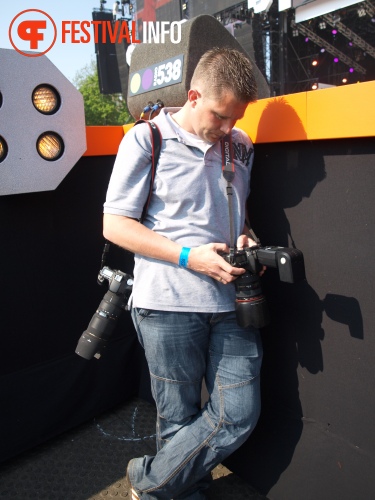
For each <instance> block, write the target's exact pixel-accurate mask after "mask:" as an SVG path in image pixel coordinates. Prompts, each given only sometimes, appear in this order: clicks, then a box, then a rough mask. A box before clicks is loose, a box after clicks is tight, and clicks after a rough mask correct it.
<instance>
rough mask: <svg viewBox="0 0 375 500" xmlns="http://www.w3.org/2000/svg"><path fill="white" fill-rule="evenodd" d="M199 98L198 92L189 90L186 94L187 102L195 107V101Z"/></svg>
mask: <svg viewBox="0 0 375 500" xmlns="http://www.w3.org/2000/svg"><path fill="white" fill-rule="evenodd" d="M199 96H200V94H199V92H198V91H197V90H194V89H190V90H189V92H188V101H189V102H190V103H191V104H192V105H193V107H195V105H196V103H197V99H198V97H199Z"/></svg>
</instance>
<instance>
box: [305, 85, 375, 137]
mask: <svg viewBox="0 0 375 500" xmlns="http://www.w3.org/2000/svg"><path fill="white" fill-rule="evenodd" d="M307 125H308V138H309V139H331V138H336V137H338V138H345V137H368V136H375V82H363V83H355V84H353V85H347V86H341V87H335V88H329V89H322V90H317V91H315V92H307Z"/></svg>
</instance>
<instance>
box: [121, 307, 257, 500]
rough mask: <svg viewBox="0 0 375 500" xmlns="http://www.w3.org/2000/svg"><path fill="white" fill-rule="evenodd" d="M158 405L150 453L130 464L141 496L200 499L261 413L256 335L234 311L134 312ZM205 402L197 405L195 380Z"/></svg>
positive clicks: (198, 396)
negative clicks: (154, 450) (152, 452)
mask: <svg viewBox="0 0 375 500" xmlns="http://www.w3.org/2000/svg"><path fill="white" fill-rule="evenodd" d="M132 318H133V322H134V325H135V328H136V330H137V334H138V337H139V341H140V342H141V344H142V346H143V347H144V349H145V354H146V358H147V362H148V366H149V370H150V376H151V387H152V394H153V397H154V399H155V402H156V408H157V415H158V416H157V454H156V456H145V457H142V458H136V459H133V460H131V462H130V464H129V468H128V474H129V478H130V481H131V483H132V485H133V487H134V488H135V490H136V491H137V492H138V494H139V496H140V498H142V499H156V498H162V499H165V500H171V499H174V500H177V499H189V500H200V499H203V498H205V496H204V493H203V490H204V488H206V487H207V482H206V480H207V477H209V474H210V471H211V470H212V469H213V468H215V467H216V465H218V464H219V463H220V462H221V461H222V460H224V459H225V458H226V457H228V455H230V454H231V453H232V452H233V451H235V450H236V449H237V448H238V447H239V446H240V445H241V444H242V443H244V442H245V441H246V439H247V438H248V437H249V435H250V433H251V431H252V430H253V429H254V427H255V425H256V423H257V420H258V417H259V413H260V380H259V378H260V377H259V373H260V367H261V362H262V346H261V340H260V334H259V332H258V330H256V329H253V328H241V327H239V326H238V325H237V322H236V317H235V313H234V312H228V313H217V314H213V313H190V312H189V313H187V312H166V311H154V310H149V309H137V308H133V310H132ZM203 379H204V380H205V383H206V387H207V390H208V394H209V400H208V401H207V403H206V404H205V405H204V407H203V408H201V387H202V380H203Z"/></svg>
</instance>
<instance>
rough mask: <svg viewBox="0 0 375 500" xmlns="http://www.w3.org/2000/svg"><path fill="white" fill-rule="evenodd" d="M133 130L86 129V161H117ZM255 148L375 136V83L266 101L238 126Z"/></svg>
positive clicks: (249, 111) (255, 105) (251, 107)
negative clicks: (101, 158) (113, 157)
mask: <svg viewBox="0 0 375 500" xmlns="http://www.w3.org/2000/svg"><path fill="white" fill-rule="evenodd" d="M132 126H133V124H129V125H124V126H122V127H121V126H118V127H113V126H107V127H86V131H87V151H86V153H85V155H84V156H103V155H115V154H116V153H117V150H118V146H119V144H120V142H121V139H122V137H123V136H124V134H126V132H127V131H128V130H129V129H130V128H131V127H132ZM237 126H238V127H240V128H242V130H244V131H245V132H246V133H247V134H248V135H249V136H250V137H251V139H252V140H253V142H254V143H272V142H289V141H304V140H318V139H342V138H347V137H374V136H375V81H372V82H364V83H356V84H353V85H347V86H341V87H333V88H329V89H321V90H312V91H309V92H301V93H298V94H288V95H285V96H281V97H271V98H269V99H261V100H259V101H258V102H256V103H253V104H250V105H249V106H248V107H247V109H246V113H245V116H244V117H243V118H242V120H239V121H238V122H237Z"/></svg>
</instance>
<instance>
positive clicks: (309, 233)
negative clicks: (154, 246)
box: [227, 138, 375, 500]
mask: <svg viewBox="0 0 375 500" xmlns="http://www.w3.org/2000/svg"><path fill="white" fill-rule="evenodd" d="M374 164H375V142H374V140H373V139H372V138H370V139H347V140H335V141H334V140H329V141H314V142H308V141H305V142H296V143H281V144H258V145H256V146H255V164H254V172H253V177H252V183H251V190H252V191H251V196H250V202H249V212H250V219H251V221H252V225H253V227H254V230H255V232H256V234H257V235H258V236H259V238H260V240H261V242H262V244H263V245H281V246H289V247H291V246H293V245H295V246H296V247H297V248H299V249H300V250H302V252H303V254H304V258H305V267H306V276H307V281H306V282H301V283H297V284H293V285H291V284H288V283H282V282H280V280H279V276H278V271H277V270H276V269H268V270H267V272H266V274H265V276H264V278H262V287H263V290H264V292H265V295H266V297H267V300H268V304H269V307H270V311H271V317H272V323H271V325H270V326H268V327H266V328H264V329H263V331H262V337H263V342H264V363H263V368H262V381H261V382H262V414H261V418H260V421H259V424H258V426H257V428H256V430H255V432H254V433H253V434H252V436H250V438H249V440H248V441H247V442H246V443H245V444H244V445H243V446H242V447H241V448H240V449H239V450H238V451H237V452H236V453H235V454H234V455H233V456H232V457H231V458H230V459H229V460H228V463H227V465H228V466H229V467H230V468H231V469H232V470H233V471H234V472H237V473H238V474H239V475H241V476H242V477H243V478H244V479H246V480H247V481H249V483H250V484H251V485H253V486H254V487H255V488H257V489H258V490H259V491H260V492H261V493H264V494H267V495H268V496H269V498H271V499H272V498H275V499H281V498H288V499H289V498H303V499H304V500H310V499H311V500H313V499H314V500H315V499H317V498H321V499H323V498H324V499H325V498H327V499H328V498H340V499H343V500H344V499H347V500H349V499H353V498H372V497H373V496H374V494H375V480H374V476H373V469H372V465H371V463H373V460H374V458H375V425H374V419H373V415H374V414H375V400H374V398H373V397H372V392H373V387H374V383H375V369H374V361H373V360H374V357H375V337H374V335H373V332H374V330H375V320H374V302H375V296H374V295H375V289H374V277H375V276H374V265H373V263H372V254H373V248H374V245H375V231H374V229H375V228H374V224H375V207H374V191H375V170H374Z"/></svg>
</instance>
